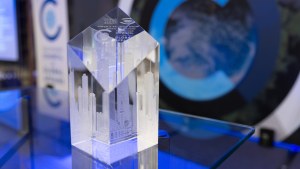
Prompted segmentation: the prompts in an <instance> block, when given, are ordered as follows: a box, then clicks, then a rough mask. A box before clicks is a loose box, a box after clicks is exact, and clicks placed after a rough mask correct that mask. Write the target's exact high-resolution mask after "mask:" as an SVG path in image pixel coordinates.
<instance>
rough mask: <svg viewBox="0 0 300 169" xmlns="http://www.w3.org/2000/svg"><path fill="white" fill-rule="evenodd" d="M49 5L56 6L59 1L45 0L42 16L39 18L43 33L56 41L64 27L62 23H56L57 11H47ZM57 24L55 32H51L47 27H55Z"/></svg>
mask: <svg viewBox="0 0 300 169" xmlns="http://www.w3.org/2000/svg"><path fill="white" fill-rule="evenodd" d="M47 5H53V6H56V5H57V2H56V0H45V1H44V3H43V4H42V6H41V9H40V16H39V20H40V27H41V29H42V33H43V35H44V36H45V37H46V38H47V39H48V40H50V41H54V40H55V39H57V38H58V36H59V35H60V33H61V30H62V27H61V26H60V25H57V24H56V17H55V13H54V11H51V10H50V11H45V9H46V7H47ZM45 15H46V25H45V24H44V22H43V20H44V16H45ZM55 26H56V31H55V33H53V34H50V33H49V32H48V31H47V29H46V27H47V28H50V29H54V28H55Z"/></svg>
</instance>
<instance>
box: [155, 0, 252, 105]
mask: <svg viewBox="0 0 300 169" xmlns="http://www.w3.org/2000/svg"><path fill="white" fill-rule="evenodd" d="M159 2H160V3H159V4H158V6H157V7H156V9H155V10H154V13H153V20H152V21H151V23H150V32H151V34H152V35H154V37H155V38H156V39H158V41H160V43H161V44H163V45H161V66H160V68H161V80H162V82H163V83H164V84H165V85H166V86H167V87H168V88H169V89H171V90H172V91H173V92H174V93H176V94H177V95H179V96H181V97H184V98H186V99H190V100H196V101H206V100H212V99H216V98H219V97H221V96H223V95H225V94H227V93H229V92H231V91H232V90H233V89H234V88H235V87H236V86H237V85H238V84H239V83H240V82H241V80H242V79H243V78H244V76H245V75H246V74H247V71H248V69H249V67H250V65H251V63H252V61H253V59H254V56H255V53H256V32H255V28H254V21H253V20H254V19H253V17H252V13H251V11H250V7H249V5H248V4H247V2H246V1H239V2H236V3H237V4H236V5H232V4H228V5H226V4H223V3H222V4H220V3H217V2H213V1H211V0H205V1H198V0H189V1H185V0H175V1H172V3H171V4H170V2H169V1H166V0H162V1H159ZM165 5H168V6H170V5H171V7H170V8H168V9H167V10H166V9H165V8H164V6H165ZM241 8H242V9H243V10H241ZM158 27H159V29H158Z"/></svg>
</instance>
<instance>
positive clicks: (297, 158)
mask: <svg viewBox="0 0 300 169" xmlns="http://www.w3.org/2000/svg"><path fill="white" fill-rule="evenodd" d="M115 6H119V7H120V8H121V9H123V10H124V12H126V13H127V14H128V15H129V16H131V17H132V18H133V19H134V20H136V21H137V22H138V23H139V24H140V25H141V26H142V27H143V28H144V29H145V30H146V31H147V32H149V33H150V34H151V35H152V36H153V37H154V38H155V39H156V40H157V41H159V43H160V45H161V48H160V52H161V53H160V58H161V63H160V108H163V109H169V110H174V111H179V112H183V113H187V114H193V115H197V116H204V117H209V118H214V119H219V120H225V121H229V122H235V123H241V124H246V125H251V126H255V127H256V133H255V135H254V136H253V138H251V139H250V141H249V142H247V143H246V144H245V145H243V146H242V147H241V149H240V150H238V151H237V152H236V153H235V154H234V155H233V156H232V157H230V158H229V159H228V160H227V161H226V162H225V163H224V164H223V165H222V166H221V167H220V168H222V167H223V168H247V167H245V166H249V168H274V169H275V168H276V169H278V168H282V167H286V166H288V167H290V168H293V167H296V168H300V155H299V154H298V152H299V151H300V104H299V103H300V77H299V72H300V0H263V1H261V0H172V1H168V0H120V1H118V0H111V1H110V0H85V1H82V0H1V1H0V90H7V89H15V88H23V87H27V86H39V87H50V88H55V89H59V90H67V89H68V81H67V79H68V78H67V71H68V70H67V54H66V44H67V41H68V40H69V39H71V38H73V37H74V36H76V35H77V34H78V33H80V32H81V31H82V30H84V29H85V28H86V27H88V26H89V25H90V24H92V23H93V22H95V21H96V20H97V19H99V18H100V17H101V16H103V15H104V14H105V13H106V12H108V11H109V10H110V9H112V8H113V7H115ZM4 94H5V93H4ZM6 94H7V93H6ZM14 94H17V93H13V94H10V95H9V96H12V95H14ZM1 97H3V98H8V95H3V96H1V95H0V99H1ZM1 109H3V110H4V109H5V106H3V103H0V112H1ZM237 161H239V162H237ZM245 164H246V165H245ZM298 164H299V165H298ZM241 166H243V167H241Z"/></svg>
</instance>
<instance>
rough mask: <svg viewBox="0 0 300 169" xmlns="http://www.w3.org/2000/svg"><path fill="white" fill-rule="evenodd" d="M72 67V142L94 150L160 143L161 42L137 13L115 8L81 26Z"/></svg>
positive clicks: (72, 49)
mask: <svg viewBox="0 0 300 169" xmlns="http://www.w3.org/2000/svg"><path fill="white" fill-rule="evenodd" d="M68 67H69V100H70V119H71V140H72V145H73V146H75V147H77V148H79V149H81V150H83V151H85V152H87V153H89V154H92V155H93V152H94V151H95V150H99V149H100V150H101V151H102V150H108V149H109V148H110V147H111V146H112V145H114V147H119V146H118V144H120V145H125V147H126V144H127V143H124V141H128V144H130V146H134V147H136V148H131V150H128V151H133V150H134V149H135V151H142V150H144V149H147V148H149V147H151V146H154V145H156V144H157V143H158V99H159V44H158V42H157V41H156V40H154V39H153V38H152V37H151V36H150V35H149V34H148V33H147V32H146V31H145V30H143V28H141V27H140V26H139V25H138V24H137V23H136V22H135V21H134V20H133V19H131V18H130V17H129V16H128V15H126V14H125V13H124V12H123V11H122V10H120V9H119V8H115V9H113V10H111V11H110V12H108V13H107V14H106V15H105V16H103V17H102V18H100V19H99V20H98V21H96V22H95V23H94V24H92V25H91V26H89V27H88V28H87V29H85V30H84V31H82V32H81V33H80V34H78V35H77V36H76V37H75V38H73V39H72V40H70V41H69V43H68ZM121 147H122V146H121ZM118 149H119V148H118ZM110 151H112V150H111V149H110V150H109V151H108V152H107V151H105V152H107V153H110ZM122 151H123V150H122ZM124 151H127V150H126V148H125V149H124ZM98 153H99V152H98ZM102 153H104V152H102ZM126 153H127V154H130V153H132V152H125V153H124V154H126Z"/></svg>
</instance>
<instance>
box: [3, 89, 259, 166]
mask: <svg viewBox="0 0 300 169" xmlns="http://www.w3.org/2000/svg"><path fill="white" fill-rule="evenodd" d="M20 91H21V93H22V94H21V96H30V97H26V99H27V100H28V101H29V102H30V103H31V106H30V115H29V117H30V118H29V122H30V125H29V129H30V130H22V132H17V130H16V129H13V128H12V126H9V125H3V126H5V127H3V126H2V121H1V120H0V131H1V135H2V133H5V132H11V131H14V132H11V133H13V134H7V135H6V136H8V137H6V139H5V141H1V142H0V152H1V154H0V168H4V169H6V168H35V169H40V168H43V169H44V168H67V169H68V168H72V169H77V168H78V169H80V168H87V169H100V168H118V169H123V168H124V169H128V168H138V166H142V165H143V166H144V168H146V169H147V168H150V169H152V168H156V166H158V168H164V169H165V168H185V169H196V168H197V169H198V168H199V169H204V168H205V169H206V168H216V167H218V166H219V165H220V164H222V162H223V161H224V160H225V159H226V158H227V157H229V156H230V155H231V154H232V153H233V152H234V151H235V150H236V149H237V148H238V147H239V146H240V145H241V144H243V142H244V141H246V140H247V139H248V138H249V137H250V136H251V135H252V134H253V133H254V128H252V127H249V126H244V125H239V124H233V123H228V122H222V121H218V120H212V119H208V118H203V117H197V116H191V115H186V114H182V113H178V112H172V111H168V110H160V116H159V144H158V145H157V146H154V147H151V148H149V149H147V150H144V151H142V152H139V153H137V154H134V155H132V156H130V157H126V158H125V159H122V160H119V161H117V162H114V163H113V164H111V165H107V164H104V163H102V162H100V161H97V160H95V159H93V158H92V157H90V156H89V155H87V154H85V153H83V152H81V151H80V150H78V149H76V148H74V147H72V146H71V141H70V124H69V110H68V104H66V103H68V95H67V93H66V92H61V91H51V89H50V90H49V89H34V88H31V89H26V90H20ZM0 94H1V93H0ZM21 96H20V98H21ZM45 96H46V97H45ZM54 100H56V101H58V102H57V103H60V104H52V103H54V102H53V101H54ZM0 102H1V100H0ZM24 107H26V106H22V109H21V110H22V113H17V114H16V113H12V114H14V116H17V117H18V118H21V119H26V116H25V115H24V114H26V113H25V112H26V110H24ZM1 113H3V112H0V118H1ZM18 115H19V116H18ZM24 121H25V122H26V120H23V122H24ZM2 130H3V131H2ZM24 131H25V132H24ZM26 131H27V133H26ZM20 133H21V134H20Z"/></svg>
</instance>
